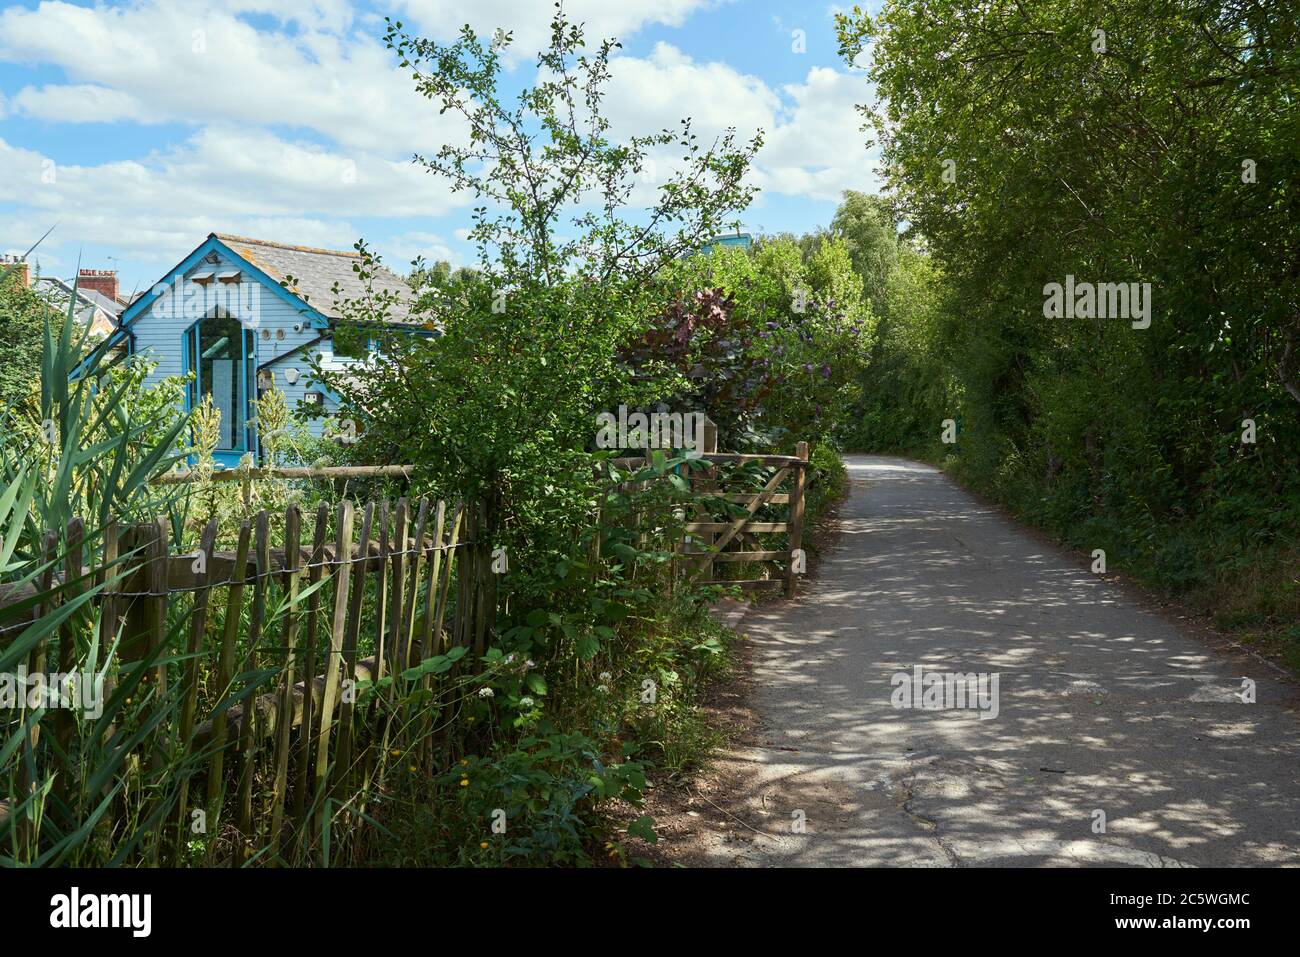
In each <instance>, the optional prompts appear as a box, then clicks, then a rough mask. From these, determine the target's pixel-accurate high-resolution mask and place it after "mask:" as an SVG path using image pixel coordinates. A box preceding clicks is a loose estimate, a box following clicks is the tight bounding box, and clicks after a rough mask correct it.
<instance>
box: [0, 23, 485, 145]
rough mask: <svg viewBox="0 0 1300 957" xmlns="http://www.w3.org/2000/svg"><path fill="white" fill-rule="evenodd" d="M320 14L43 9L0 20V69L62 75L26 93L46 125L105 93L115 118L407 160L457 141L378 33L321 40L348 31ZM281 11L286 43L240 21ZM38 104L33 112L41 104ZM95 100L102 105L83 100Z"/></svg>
mask: <svg viewBox="0 0 1300 957" xmlns="http://www.w3.org/2000/svg"><path fill="white" fill-rule="evenodd" d="M317 6H323V9H324V12H323V13H322V14H321V18H320V19H319V20H317V19H314V18H313V17H312V16H309V15H308V14H309V13H310V11H311V7H304V8H303V10H301V11H298V12H296V13H293V14H290V13H289V12H288V8H289V4H288V3H285V4H278V3H274V2H271V0H243V2H242V3H237V4H236V5H235V6H234V7H233V8H231V7H218V6H216V5H213V4H208V3H199V2H193V0H189V2H186V0H182V2H180V3H171V2H163V0H136V2H135V3H133V4H131V5H130V6H127V7H122V8H108V7H78V6H73V5H72V4H69V3H63V2H60V0H45V2H42V3H41V4H40V5H39V6H38V7H36V9H34V10H27V9H23V8H21V7H11V8H9V9H7V10H4V11H3V13H0V60H7V61H10V62H16V63H42V64H48V65H53V66H57V67H60V68H62V69H63V71H64V72H65V73H66V74H67V76H68V77H69V78H70V79H72V80H74V81H78V83H77V84H76V85H74V86H71V87H63V88H57V87H56V88H48V87H47V88H46V90H44V91H32V92H31V97H32V98H33V99H35V101H36V102H37V103H39V104H42V105H44V106H45V107H47V109H45V110H44V111H43V112H44V113H45V116H46V118H49V119H58V118H61V117H60V116H59V114H58V112H57V110H56V109H54V108H55V107H56V106H62V107H63V108H65V109H67V110H68V114H67V115H66V116H65V117H62V118H66V119H68V120H72V121H82V120H83V119H84V114H85V113H86V112H87V110H88V109H89V107H88V106H86V105H84V104H77V103H76V102H75V96H74V94H75V93H76V92H78V91H80V92H83V93H85V92H87V91H94V90H96V89H97V88H108V89H109V90H112V91H115V95H116V96H117V97H119V99H118V100H117V101H116V105H117V106H118V107H119V108H120V107H122V106H123V105H124V104H131V113H130V115H123V116H121V117H117V118H131V119H141V118H144V117H149V118H153V119H160V120H161V119H165V120H173V121H179V122H188V123H194V124H196V125H197V124H203V123H210V122H245V123H255V124H261V125H279V124H283V125H288V126H301V127H306V128H309V129H313V130H316V131H318V132H320V133H321V134H323V135H324V136H326V137H329V138H330V139H332V140H334V141H336V142H339V143H342V144H344V145H346V146H350V147H355V148H360V149H370V150H385V151H390V152H404V153H410V152H412V151H416V150H421V149H436V148H437V146H438V145H440V144H441V143H442V142H444V141H445V140H447V139H448V138H458V137H459V136H460V132H459V130H460V126H459V123H458V121H457V120H456V118H455V117H454V116H452V115H451V114H447V115H445V116H441V117H440V116H439V114H438V111H437V109H436V108H434V107H433V106H432V104H430V103H429V102H428V101H427V100H425V99H423V98H422V97H420V96H419V95H418V94H417V93H416V92H415V90H414V89H413V87H412V84H411V79H410V75H409V74H408V73H407V71H404V70H401V69H399V68H398V66H397V62H396V59H395V58H394V56H393V54H392V51H390V50H387V49H385V48H384V45H383V43H382V42H381V39H380V37H379V34H381V33H382V29H381V28H380V27H379V26H373V25H372V26H368V27H366V28H363V29H360V30H358V31H356V32H354V33H349V34H347V35H340V34H336V33H333V32H330V30H329V28H330V26H331V25H337V24H339V23H343V22H346V19H345V18H343V17H342V14H341V13H336V12H335V13H332V12H330V11H332V10H333V8H334V5H333V4H324V5H321V4H317ZM281 7H283V8H284V9H283V10H280V11H279V12H280V14H281V15H282V16H284V17H290V16H292V18H294V19H297V20H298V21H299V23H300V25H301V28H300V29H299V30H298V31H296V32H294V33H289V32H283V31H271V30H258V29H256V28H255V27H254V26H252V25H251V24H249V23H247V22H245V21H244V20H242V19H240V18H239V17H238V16H237V15H236V14H237V13H238V12H240V11H241V10H242V11H245V12H266V13H271V14H273V15H274V14H275V12H276V11H277V10H278V9H279V8H281ZM42 95H44V97H45V99H44V101H43V102H42V101H41V100H40V99H39V98H40V97H41V96H42ZM91 95H92V96H99V97H101V98H102V96H103V94H98V93H91Z"/></svg>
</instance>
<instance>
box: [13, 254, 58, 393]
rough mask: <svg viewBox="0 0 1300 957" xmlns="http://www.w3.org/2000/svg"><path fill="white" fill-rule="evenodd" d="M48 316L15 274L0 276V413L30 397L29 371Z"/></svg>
mask: <svg viewBox="0 0 1300 957" xmlns="http://www.w3.org/2000/svg"><path fill="white" fill-rule="evenodd" d="M50 314H51V313H50V308H49V306H47V305H46V304H45V301H44V300H43V299H41V297H40V296H38V295H36V293H34V292H33V291H32V290H31V289H30V288H29V287H28V286H27V285H26V284H25V283H24V282H22V278H21V275H20V272H19V270H16V269H11V270H9V271H8V273H6V274H3V275H0V342H3V343H4V345H5V361H4V362H3V363H0V409H8V408H12V407H14V406H16V405H18V404H19V403H20V402H22V401H24V400H26V399H27V397H28V395H29V394H30V393H31V390H32V372H31V370H32V369H34V368H36V367H37V365H38V364H39V363H40V361H41V343H42V339H43V337H44V334H45V322H46V319H47V318H48V317H49V316H50ZM56 318H58V317H56Z"/></svg>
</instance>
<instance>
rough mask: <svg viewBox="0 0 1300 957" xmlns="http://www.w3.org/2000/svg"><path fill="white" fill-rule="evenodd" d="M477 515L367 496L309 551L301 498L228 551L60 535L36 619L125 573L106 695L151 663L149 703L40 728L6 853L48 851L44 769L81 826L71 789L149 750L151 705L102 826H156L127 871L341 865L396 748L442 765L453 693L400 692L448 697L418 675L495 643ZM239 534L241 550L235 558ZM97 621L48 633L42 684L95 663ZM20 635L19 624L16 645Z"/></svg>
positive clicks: (141, 537)
mask: <svg viewBox="0 0 1300 957" xmlns="http://www.w3.org/2000/svg"><path fill="white" fill-rule="evenodd" d="M467 514H468V515H477V514H478V510H477V509H475V508H472V507H471V508H468V509H467V508H466V506H465V505H464V504H455V505H452V506H448V505H447V503H445V502H442V501H436V502H435V501H430V500H429V499H425V498H421V499H418V500H416V501H414V502H410V501H408V500H407V499H405V498H401V499H398V500H397V501H396V502H393V503H389V502H387V501H370V502H367V503H366V504H365V506H364V507H363V508H362V509H360V521H359V523H358V521H357V519H358V510H357V509H356V508H355V507H354V506H353V504H352V503H351V502H348V501H344V502H341V503H339V504H338V505H337V506H336V507H334V508H331V507H329V506H328V505H326V504H324V503H322V504H321V505H320V507H319V508H318V509H317V510H316V513H315V516H314V522H313V523H311V527H310V530H309V536H310V541H311V545H310V547H309V548H306V549H304V548H303V546H302V538H303V532H304V521H303V516H302V515H301V514H300V513H299V510H298V509H297V507H296V506H292V505H291V506H289V507H288V508H287V510H286V511H285V512H283V513H277V514H275V515H272V514H271V513H270V512H266V511H263V512H259V513H258V514H256V515H254V516H252V518H251V519H250V520H246V521H244V522H243V523H242V524H241V525H240V526H239V527H238V528H237V529H230V530H228V531H227V535H226V536H225V538H224V539H223V538H222V536H221V534H220V532H221V530H220V529H219V528H218V526H217V524H216V522H211V523H209V524H207V525H206V526H204V527H203V528H202V529H201V530H200V532H199V535H198V540H197V541H196V542H193V543H188V542H187V543H185V544H186V546H187V547H188V548H189V549H190V550H189V551H182V550H181V549H176V548H172V547H171V536H170V526H169V523H168V522H167V521H166V520H164V519H161V518H159V519H155V520H154V521H151V522H147V523H143V524H138V525H134V526H124V527H121V526H110V527H108V528H107V529H105V531H104V539H103V546H102V549H92V548H90V547H88V546H87V544H86V542H85V540H84V539H85V526H84V523H83V522H82V521H81V520H80V519H76V520H74V521H73V523H71V524H70V525H69V527H68V528H67V529H64V530H61V532H59V533H56V532H50V533H47V535H46V536H45V538H44V548H45V556H46V561H47V562H48V568H46V569H45V571H44V572H43V575H42V577H41V578H40V579H39V580H38V582H37V585H38V586H39V587H41V588H42V589H43V590H44V591H45V592H46V593H47V594H50V595H52V596H54V597H53V598H52V599H51V600H49V601H47V602H46V603H45V604H43V605H42V606H41V607H39V608H37V609H35V612H36V614H37V615H39V614H46V613H49V612H50V611H51V610H52V608H53V606H54V604H55V603H56V602H63V601H67V600H70V599H71V598H72V597H74V596H75V595H76V594H77V593H78V591H79V590H81V589H84V588H87V587H91V586H92V585H96V584H102V583H104V582H106V581H107V582H108V584H106V585H105V586H104V587H103V589H102V591H101V592H100V594H98V595H97V596H96V597H95V599H94V600H93V607H94V609H95V613H94V616H93V620H94V621H95V622H97V626H95V627H97V632H96V637H97V641H98V645H99V649H100V651H99V655H100V660H101V663H102V661H103V657H104V655H105V654H106V653H107V650H108V649H109V648H110V647H112V646H113V644H114V642H115V641H116V643H117V644H116V661H115V666H116V667H110V668H109V669H108V676H109V681H108V682H107V683H106V685H105V692H104V694H105V695H108V694H111V693H112V691H113V688H114V687H116V686H117V684H118V683H119V682H120V681H122V680H124V676H125V675H126V674H128V673H130V672H131V671H132V669H135V670H137V671H138V670H139V669H144V678H143V680H141V681H140V683H139V685H138V686H137V687H136V688H135V689H134V690H133V692H132V696H133V700H136V699H138V700H139V701H141V702H144V706H143V708H136V709H134V710H131V711H130V713H129V715H128V714H126V712H124V713H123V714H118V715H117V716H116V724H115V723H113V721H112V720H110V718H109V717H103V718H101V719H95V718H92V717H90V716H89V715H86V716H82V715H81V714H80V713H77V714H75V715H74V712H73V711H71V710H68V709H59V708H55V709H51V710H49V711H47V712H46V713H45V714H44V715H42V716H41V717H40V719H39V720H30V721H29V723H30V729H29V730H28V731H26V732H24V734H25V740H24V742H23V743H24V745H25V746H24V747H21V748H18V749H17V751H18V752H19V753H17V754H15V755H14V756H13V757H11V758H10V761H11V762H12V763H13V766H14V768H15V769H16V770H17V778H18V782H19V786H18V791H17V792H16V793H15V794H11V795H9V796H8V801H7V802H0V810H3V812H4V814H5V815H6V816H7V815H8V814H9V813H10V811H11V810H12V809H13V808H14V807H19V808H20V813H21V815H22V817H23V818H24V819H23V821H21V822H19V824H20V826H17V827H6V828H4V830H3V832H0V844H3V845H5V846H4V848H3V852H4V853H12V854H14V856H15V858H16V859H21V860H29V859H33V858H34V856H35V853H34V852H35V851H36V850H37V847H36V845H37V844H38V843H39V840H40V838H39V835H38V833H37V830H36V823H35V821H30V820H28V818H29V817H30V815H28V814H26V812H25V811H23V810H22V808H24V807H26V808H30V806H31V805H32V803H33V802H31V801H28V800H27V798H29V797H30V796H31V792H32V791H33V790H34V789H35V788H36V785H37V782H38V780H39V778H40V777H41V773H40V770H41V768H42V767H47V768H48V770H49V771H52V772H54V786H53V788H52V789H51V795H52V796H53V797H56V798H57V799H58V806H57V809H56V810H57V811H58V812H59V813H63V814H65V815H66V816H67V817H68V818H69V820H68V821H67V822H66V826H67V828H68V829H75V828H76V826H77V822H76V821H75V820H73V819H72V818H73V817H74V815H75V812H74V811H72V810H70V809H72V808H75V807H77V806H78V805H81V806H83V807H84V805H85V804H86V800H87V798H86V796H82V798H81V799H80V801H79V800H78V799H77V797H76V795H74V794H73V793H72V792H73V790H74V788H75V784H76V773H75V769H76V767H77V762H78V760H79V758H80V756H81V753H82V752H84V751H86V750H87V749H89V748H90V747H91V746H92V744H98V745H100V746H108V745H109V744H110V743H116V746H118V747H122V746H124V745H123V744H122V742H129V741H132V740H134V738H133V737H132V735H130V734H128V733H127V732H130V731H131V730H132V729H133V727H134V726H140V727H146V726H148V724H149V717H150V713H149V710H148V709H149V708H151V707H152V708H158V709H170V711H169V712H168V714H167V715H166V716H165V717H166V720H164V721H161V722H159V723H158V724H157V725H156V726H154V727H152V729H151V730H150V731H149V733H148V734H145V735H143V736H141V737H140V738H139V741H138V744H137V745H136V746H135V753H133V754H131V755H129V756H127V757H128V758H129V760H124V761H123V762H122V768H123V771H122V772H121V773H122V776H123V777H124V779H126V786H125V787H124V788H122V789H121V791H120V792H119V794H118V796H117V799H115V800H114V801H113V802H112V804H111V806H110V807H109V810H108V812H107V814H106V817H105V819H104V820H103V821H101V824H100V827H101V829H102V830H103V832H104V833H106V834H108V835H112V836H114V837H115V838H119V837H120V836H121V835H122V834H123V833H124V829H125V828H128V827H136V826H143V825H148V826H149V833H147V834H144V835H141V836H140V837H139V838H138V839H137V840H138V846H137V847H136V850H135V852H134V854H133V855H132V858H131V859H130V860H128V861H124V863H143V864H182V863H187V862H188V863H195V862H201V861H203V860H206V861H208V862H212V861H213V860H214V857H223V856H228V858H229V863H231V864H232V865H236V866H238V865H242V864H245V863H247V862H249V861H250V860H252V859H253V858H255V857H257V858H261V859H265V860H269V861H274V860H280V861H284V862H294V861H303V860H309V859H316V860H322V859H324V856H325V854H326V853H327V851H326V847H325V846H326V845H328V843H329V842H328V839H327V835H328V833H329V829H330V827H331V826H332V824H333V822H335V821H336V820H338V819H340V816H342V817H344V818H347V819H348V822H349V823H350V824H355V823H356V822H357V820H358V817H357V814H358V811H359V809H360V803H359V802H358V788H360V787H362V786H369V785H372V784H373V783H374V781H375V773H376V769H378V768H382V767H383V765H384V763H385V762H384V757H383V755H384V753H386V751H387V749H388V748H395V749H401V751H402V752H403V753H406V752H407V751H410V752H411V753H412V754H415V755H422V756H423V757H424V759H425V760H429V759H431V758H432V757H433V755H434V751H433V749H432V747H431V746H430V744H429V742H428V739H429V738H430V737H431V735H432V732H433V731H434V729H435V728H437V727H439V726H445V722H444V721H440V720H439V721H435V716H434V714H433V713H432V712H433V711H434V710H435V709H436V700H435V701H434V703H433V704H428V703H427V702H428V696H427V695H422V696H421V697H420V698H419V700H420V701H423V702H426V704H424V705H422V706H421V707H420V708H419V709H417V710H414V711H413V712H412V711H411V709H410V708H407V711H406V712H403V713H402V714H401V715H400V716H398V717H399V718H400V720H395V719H394V714H395V710H394V709H395V708H397V707H400V702H399V703H398V705H395V704H394V700H395V697H396V696H397V695H398V693H399V691H400V690H401V688H402V687H405V688H406V690H413V691H425V692H429V691H433V692H437V690H438V683H439V681H440V680H444V679H440V678H439V677H438V676H437V674H434V673H429V672H427V671H426V672H421V673H418V674H410V673H408V674H407V675H405V676H403V672H409V669H414V668H416V667H417V666H419V665H420V664H421V662H423V661H424V659H425V658H427V657H429V656H431V655H434V654H439V653H445V652H446V651H447V650H448V648H450V647H451V646H453V645H456V644H471V643H473V644H475V645H476V646H477V645H481V644H482V643H483V641H484V638H483V635H484V628H483V622H484V620H485V618H486V615H487V613H486V611H485V608H484V599H483V595H482V594H481V592H482V591H483V589H484V584H485V583H484V581H483V572H484V570H486V569H487V568H488V560H487V556H486V555H485V556H476V555H474V554H473V553H474V552H475V551H476V550H479V549H480V548H481V547H482V546H480V543H479V542H477V541H476V540H475V538H474V536H473V534H469V535H467V534H466V531H467V529H466V526H465V523H464V521H463V516H465V515H467ZM358 524H359V526H360V527H359V529H358V528H357V527H356V526H357V525H358ZM471 527H472V526H471ZM221 540H224V541H225V542H226V543H227V545H228V546H230V545H233V548H229V550H220V549H218V547H217V543H218V541H221ZM61 545H62V548H61V547H60V546H61ZM92 553H93V557H92ZM60 556H62V560H63V567H62V568H61V569H60V568H58V567H57V566H58V565H59V561H58V560H57V559H58V557H60ZM462 566H463V568H464V569H465V571H463V572H462V571H461V570H460V569H461V568H462ZM453 578H455V579H456V580H457V587H456V588H455V589H453V588H452V579H453ZM110 579H111V580H110ZM4 594H6V593H4V592H0V595H4ZM4 600H5V601H11V600H12V596H11V597H6V598H5V599H4ZM91 620H92V617H91V616H90V615H87V616H85V621H84V622H82V623H81V624H80V625H79V624H78V623H77V622H78V620H77V619H69V623H68V624H67V625H65V626H64V627H62V628H60V629H59V630H58V632H57V633H56V635H57V637H51V638H49V639H48V640H45V641H42V642H41V643H40V644H39V645H38V646H36V647H35V648H34V649H33V650H32V652H31V653H30V654H29V655H28V656H27V660H26V665H27V668H28V672H29V673H36V672H50V671H54V670H55V669H56V668H57V669H58V670H59V671H60V672H63V673H69V672H72V671H75V670H76V669H77V668H78V667H80V663H81V662H82V661H83V660H84V656H85V652H86V647H87V646H88V644H89V641H90V636H89V628H90V627H92V625H91V624H90V622H91ZM14 637H15V633H14V630H13V629H11V628H7V629H6V630H5V632H4V633H3V634H0V649H2V648H3V647H4V645H5V643H6V642H7V641H9V640H12V639H13V638H14ZM50 645H56V646H55V647H50ZM479 650H481V648H480V649H479ZM382 678H387V679H388V680H387V682H385V683H382V684H379V683H378V682H379V681H380V679H382ZM394 678H396V680H394ZM435 698H436V695H435ZM31 717H32V716H31V715H25V716H24V718H26V719H30V718H31ZM123 723H125V724H126V725H127V726H126V727H123V726H122V725H123ZM13 726H14V727H16V726H17V725H13ZM115 735H116V737H115ZM28 754H30V755H31V756H32V758H33V759H34V760H35V764H36V767H37V773H36V774H35V775H32V774H31V766H32V765H31V763H29V762H28V761H27V760H26V759H25V758H26V755H28ZM42 756H44V763H42ZM8 770H9V769H7V768H0V771H5V772H7V771H8ZM92 797H93V796H92ZM361 801H364V797H362V798H361ZM354 805H357V806H354ZM51 813H52V812H51ZM132 822H134V823H132ZM214 836H216V837H217V838H218V839H213V838H214ZM196 838H200V839H201V840H199V846H200V847H201V850H200V851H199V852H198V853H199V855H200V856H199V858H198V861H196V859H195V856H194V853H195V852H194V851H193V850H192V847H191V845H192V842H194V840H195V839H196ZM337 840H338V839H337V838H335V841H336V843H337ZM11 841H13V842H14V843H17V844H18V845H19V846H17V847H10V846H8V845H9V844H10V843H11Z"/></svg>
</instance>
